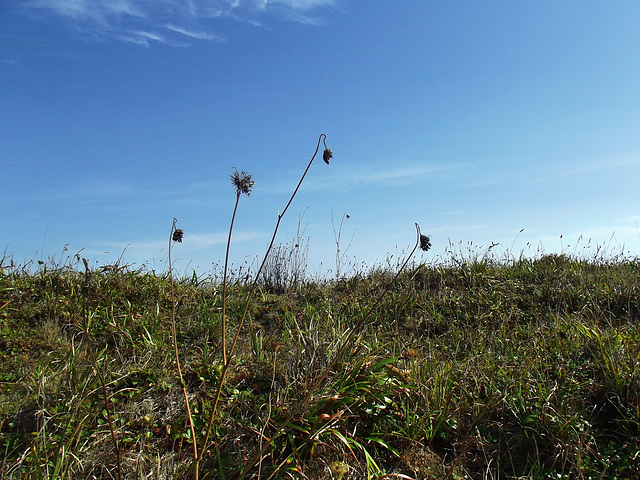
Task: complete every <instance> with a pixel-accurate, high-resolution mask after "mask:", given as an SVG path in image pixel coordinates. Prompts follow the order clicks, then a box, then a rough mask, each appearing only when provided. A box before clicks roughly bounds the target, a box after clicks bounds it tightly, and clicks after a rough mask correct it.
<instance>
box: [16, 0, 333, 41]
mask: <svg viewBox="0 0 640 480" xmlns="http://www.w3.org/2000/svg"><path fill="white" fill-rule="evenodd" d="M335 3H336V0H262V1H256V0H209V1H207V0H165V1H162V2H160V1H158V2H155V1H154V2H151V1H147V0H31V1H30V2H28V3H26V4H25V5H27V6H28V7H29V8H30V9H31V10H35V11H39V12H48V13H53V14H54V15H57V16H60V17H64V18H67V19H71V20H73V21H74V22H75V23H76V25H77V26H78V27H80V28H79V30H80V31H83V32H85V33H90V34H91V35H92V36H96V35H101V36H103V37H109V38H113V39H117V40H121V41H127V42H132V43H137V44H140V45H144V46H148V45H149V44H150V43H151V42H158V43H163V44H167V45H171V46H186V45H187V44H185V43H184V42H185V41H224V40H225V38H224V37H221V36H219V35H216V34H214V33H211V32H210V31H208V29H207V27H206V26H205V25H206V24H207V22H209V23H210V22H211V21H212V20H214V19H221V18H228V19H232V20H235V21H241V22H245V23H251V24H253V25H256V26H258V25H260V24H261V22H260V18H261V17H263V16H267V15H270V16H274V17H277V18H280V19H284V20H289V21H295V22H301V23H309V24H317V23H319V22H318V20H317V19H316V18H314V17H312V16H311V15H310V14H309V12H310V11H311V10H313V9H315V8H317V7H326V6H331V5H334V4H335Z"/></svg>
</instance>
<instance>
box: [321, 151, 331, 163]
mask: <svg viewBox="0 0 640 480" xmlns="http://www.w3.org/2000/svg"><path fill="white" fill-rule="evenodd" d="M331 158H333V152H332V151H331V150H329V149H328V148H326V147H325V149H324V152H323V153H322V159H323V160H324V163H326V164H327V165H329V160H330V159H331Z"/></svg>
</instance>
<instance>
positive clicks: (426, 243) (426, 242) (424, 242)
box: [420, 235, 431, 252]
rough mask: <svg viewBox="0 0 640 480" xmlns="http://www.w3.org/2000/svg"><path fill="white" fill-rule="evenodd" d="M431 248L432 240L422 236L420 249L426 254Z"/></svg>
mask: <svg viewBox="0 0 640 480" xmlns="http://www.w3.org/2000/svg"><path fill="white" fill-rule="evenodd" d="M430 248H431V239H430V238H429V237H428V236H426V235H420V249H421V250H424V251H425V252H426V251H427V250H429V249H430Z"/></svg>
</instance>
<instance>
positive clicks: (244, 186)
mask: <svg viewBox="0 0 640 480" xmlns="http://www.w3.org/2000/svg"><path fill="white" fill-rule="evenodd" d="M233 170H234V171H233V173H232V174H231V185H233V186H234V188H235V189H236V193H237V194H238V195H240V194H241V193H244V194H245V195H247V196H249V195H251V189H252V188H253V185H254V184H255V183H256V182H254V181H253V180H251V175H250V174H248V173H247V172H245V171H244V170H243V171H241V172H239V173H238V169H237V168H236V167H233Z"/></svg>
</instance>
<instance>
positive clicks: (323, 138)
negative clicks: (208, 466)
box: [200, 133, 329, 457]
mask: <svg viewBox="0 0 640 480" xmlns="http://www.w3.org/2000/svg"><path fill="white" fill-rule="evenodd" d="M326 138H327V136H326V135H325V134H324V133H321V134H320V136H319V137H318V144H317V145H316V150H315V152H314V153H313V155H312V156H311V160H309V164H308V165H307V168H305V170H304V173H303V174H302V177H300V181H299V182H298V185H297V186H296V188H295V190H294V191H293V193H292V194H291V197H290V198H289V201H288V202H287V204H286V205H285V207H284V209H283V210H282V212H280V213H278V221H277V222H276V226H275V228H274V229H273V235H272V236H271V242H269V246H268V247H267V251H266V252H265V254H264V258H263V259H262V262H261V263H260V267H259V268H258V271H257V272H256V274H255V276H254V278H253V282H252V283H251V289H250V290H249V293H248V294H247V299H246V302H245V304H244V310H243V311H242V316H241V317H240V322H239V323H238V327H237V329H236V333H235V335H234V337H233V341H232V342H231V346H230V347H229V354H228V356H227V361H226V362H224V365H223V368H222V373H221V374H220V382H219V383H218V389H217V390H216V396H215V399H214V401H213V406H212V407H211V415H210V416H209V422H208V423H207V430H206V431H207V433H206V435H205V439H204V443H203V444H202V445H201V447H200V457H202V455H203V454H204V451H205V449H206V448H207V443H208V442H209V437H210V435H211V429H212V427H213V420H214V418H215V415H216V411H217V409H218V403H219V402H220V395H221V393H222V387H223V385H224V382H225V379H226V376H227V370H228V369H229V365H230V364H231V359H232V358H233V352H234V350H235V347H236V344H237V342H238V337H239V335H240V331H241V329H242V325H243V323H244V320H245V318H246V316H247V312H248V310H249V303H250V302H251V298H252V297H253V294H254V293H255V291H256V289H257V287H258V282H259V280H260V274H261V273H262V270H263V268H264V266H265V264H266V262H267V258H268V257H269V253H270V252H271V249H272V248H273V244H274V243H275V240H276V235H277V234H278V229H279V228H280V221H281V220H282V217H284V215H285V213H287V210H288V209H289V206H290V205H291V203H292V202H293V199H294V198H295V196H296V194H297V193H298V190H299V189H300V185H302V182H303V181H304V179H305V177H306V175H307V172H308V171H309V169H310V168H311V164H313V161H314V160H315V158H316V156H317V155H318V150H320V142H323V143H324V147H325V152H327V151H329V150H328V149H327V143H326Z"/></svg>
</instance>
